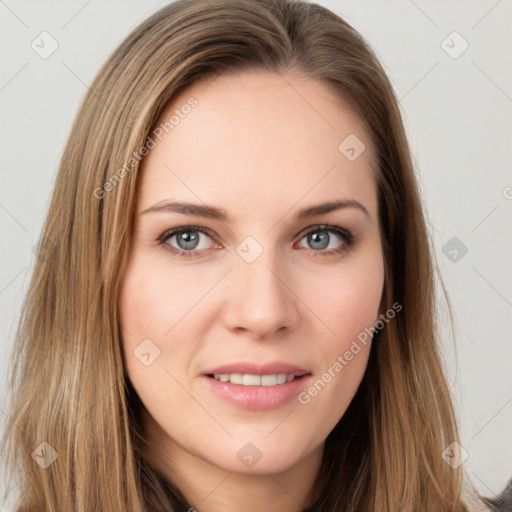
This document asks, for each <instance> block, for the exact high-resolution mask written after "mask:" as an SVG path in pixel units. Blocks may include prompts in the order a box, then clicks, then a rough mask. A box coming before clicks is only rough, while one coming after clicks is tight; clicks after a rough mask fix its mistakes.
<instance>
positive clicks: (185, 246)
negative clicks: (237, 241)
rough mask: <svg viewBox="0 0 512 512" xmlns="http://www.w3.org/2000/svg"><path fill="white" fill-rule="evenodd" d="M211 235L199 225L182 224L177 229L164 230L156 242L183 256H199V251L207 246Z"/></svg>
mask: <svg viewBox="0 0 512 512" xmlns="http://www.w3.org/2000/svg"><path fill="white" fill-rule="evenodd" d="M205 239H210V240H211V237H210V236H209V234H208V231H207V230H206V229H204V228H202V227H200V226H183V227H180V228H178V229H173V230H171V231H166V232H165V233H163V234H162V235H161V236H160V237H159V238H158V242H159V243H160V244H162V245H165V248H166V249H167V250H168V251H170V252H172V253H173V254H177V255H179V256H184V257H185V258H187V257H190V256H199V254H198V253H199V252H200V251H203V250H205V249H208V248H209V245H211V242H210V243H208V241H207V240H205Z"/></svg>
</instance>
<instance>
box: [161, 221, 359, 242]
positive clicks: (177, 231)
mask: <svg viewBox="0 0 512 512" xmlns="http://www.w3.org/2000/svg"><path fill="white" fill-rule="evenodd" d="M187 230H188V231H198V232H200V233H203V234H205V235H207V236H209V237H210V238H211V239H212V240H214V241H215V240H216V237H215V235H214V234H213V231H212V230H210V229H209V228H206V227H203V226H194V225H189V226H179V227H176V228H172V229H169V230H167V231H165V232H164V233H162V235H161V236H160V237H158V240H159V241H161V242H162V243H163V242H165V241H167V240H169V239H170V238H172V237H173V236H176V235H179V234H180V233H184V232H186V231H187ZM314 230H318V231H331V232H333V233H334V234H337V235H338V236H341V234H340V233H339V231H341V232H346V234H347V235H348V236H349V237H353V234H352V232H351V231H350V230H348V229H346V228H342V227H341V226H334V225H331V224H313V225H311V226H308V227H306V228H303V229H302V230H301V231H299V233H297V234H296V235H295V236H294V238H296V237H299V236H300V238H301V239H302V238H303V237H304V236H306V235H308V234H309V233H310V232H311V231H314Z"/></svg>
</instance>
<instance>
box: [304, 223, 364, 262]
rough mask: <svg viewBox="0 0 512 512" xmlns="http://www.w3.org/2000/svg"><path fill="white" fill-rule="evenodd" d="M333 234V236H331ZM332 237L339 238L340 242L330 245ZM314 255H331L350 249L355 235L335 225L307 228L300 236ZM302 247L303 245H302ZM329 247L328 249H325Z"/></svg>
mask: <svg viewBox="0 0 512 512" xmlns="http://www.w3.org/2000/svg"><path fill="white" fill-rule="evenodd" d="M332 234H334V237H333V236H332ZM333 238H338V239H341V241H342V242H341V245H340V243H339V242H338V243H334V246H332V242H333ZM304 239H305V240H306V243H307V244H308V245H309V247H310V248H312V249H313V252H314V253H315V254H314V255H315V257H316V256H333V255H336V254H340V253H343V252H345V251H347V250H349V249H350V247H351V246H352V245H354V243H355V237H354V236H353V235H352V234H351V233H350V232H349V231H347V230H346V229H342V228H339V227H337V226H328V225H321V226H315V227H314V228H312V229H309V230H308V231H307V232H306V233H305V234H304V235H303V237H302V239H301V241H302V240H304ZM302 247H303V246H302ZM325 249H329V250H325Z"/></svg>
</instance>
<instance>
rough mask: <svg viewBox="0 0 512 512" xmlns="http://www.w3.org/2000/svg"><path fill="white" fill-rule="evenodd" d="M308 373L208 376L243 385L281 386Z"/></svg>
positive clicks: (213, 374)
mask: <svg viewBox="0 0 512 512" xmlns="http://www.w3.org/2000/svg"><path fill="white" fill-rule="evenodd" d="M306 375H309V374H308V373H302V374H299V375H296V374H295V373H273V374H267V375H255V374H250V373H245V374H242V373H210V374H207V375H206V376H207V377H209V378H211V379H215V380H216V381H219V382H229V383H231V384H239V385H242V386H268V387H270V386H281V385H283V384H286V383H288V382H293V381H294V380H298V379H302V378H303V377H305V376H306Z"/></svg>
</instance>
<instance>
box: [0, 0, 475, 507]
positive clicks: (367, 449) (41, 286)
mask: <svg viewBox="0 0 512 512" xmlns="http://www.w3.org/2000/svg"><path fill="white" fill-rule="evenodd" d="M255 68H258V69H264V70H267V71H270V72H273V73H279V74H281V73H282V72H283V71H285V70H287V69H293V70H295V71H299V72H300V73H302V74H303V75H304V76H307V77H310V78H314V79H317V80H320V81H322V82H323V83H325V84H327V85H328V86H329V87H332V89H333V90H334V91H335V92H336V94H338V95H339V97H340V99H343V100H345V101H347V102H348V103H349V104H350V105H351V107H352V108H353V109H354V111H355V112H356V113H357V114H358V115H359V116H360V118H361V119H362V120H363V122H364V123H365V125H366V127H367V131H368V133H369V134H370V136H371V138H372V140H373V143H374V147H375V148H376V158H377V161H378V173H377V186H378V197H379V215H380V227H381V233H382V240H383V244H384V247H383V251H384V255H385V287H384V292H383V297H382V304H381V310H382V311H385V310H388V309H389V308H391V307H392V304H394V303H395V302H398V303H399V304H400V305H402V307H403V311H402V312H401V313H400V314H398V315H397V316H396V318H395V319H394V320H393V321H392V322H389V323H388V324H387V325H386V326H385V328H384V329H382V330H381V331H379V333H378V342H376V343H374V344H373V346H372V350H371V354H370V359H369V363H368V368H367V370H366V373H365V376H364V378H363V381H362V383H361V386H360V388H359V390H358V392H357V394H356V396H355V397H354V399H353V401H352V403H351V404H350V406H349V408H348V410H347V411H346V413H345V414H344V416H343V417H342V418H341V420H340V421H339V423H338V424H337V426H336V427H335V428H334V430H333V431H332V432H331V433H330V434H329V436H328V438H327V440H326V443H325V451H324V458H323V463H322V467H321V469H320V472H319V474H318V477H317V480H316V483H315V488H314V496H315V499H316V503H315V506H314V510H315V511H320V510H321V511H325V512H327V511H329V512H334V511H339V510H343V511H346V512H362V511H374V510H378V511H379V512H396V511H398V510H401V511H404V512H413V511H414V512H418V511H429V512H430V511H432V510H436V511H437V512H443V511H450V512H453V511H463V510H466V508H465V506H464V505H463V503H462V500H461V489H462V469H461V467H459V468H455V469H454V468H452V467H451V466H450V465H448V464H447V463H446V462H445V461H444V460H443V458H442V452H443V450H444V449H445V447H446V446H447V445H449V444H450V443H452V442H457V441H458V433H457V427H456V422H455V418H454V411H453V407H452V402H451V398H450V393H449V389H448V386H447V384H446V379H445V376H444V373H443V369H442V364H441V360H440V356H439V353H438V345H437V343H438V340H437V336H436V304H435V301H434V288H435V273H434V268H435V265H434V264H433V253H432V250H431V244H430V242H429V237H428V232H427V229H426V223H425V216H424V213H423V211H424V207H423V205H422V201H421V198H420V193H419V190H418V185H417V181H416V178H415V175H414V169H413V164H412V161H411V156H410V150H409V147H408V143H407V139H406V135H405V131H404V126H403V122H402V118H401V114H400V109H399V107H398V102H397V99H396V97H395V94H394V92H393V89H392V87H391V85H390V82H389V80H388V78H387V76H386V74H385V72H384V70H383V69H382V67H381V65H380V64H379V62H378V60H377V58H376V56H375V54H374V52H373V51H372V49H371V48H370V47H369V46H368V45H367V43H366V42H365V41H364V40H363V39H362V37H361V36H360V35H359V34H358V32H357V31H356V30H354V29H353V28H352V27H351V26H350V25H349V24H347V23H346V22H345V21H344V20H343V19H341V18H340V17H338V16H337V15H335V14H333V13H332V12H331V11H329V10H327V9H326V8H323V7H321V6H319V5H316V4H314V3H307V2H300V1H289V0H259V1H254V0H234V1H228V0H225V1H222V0H209V1H208V2H205V1H204V0H179V1H177V2H174V3H172V4H170V5H168V6H166V7H164V8H163V9H161V10H159V11H158V12H157V13H155V14H154V15H152V16H151V17H150V18H149V19H147V20H146V21H144V22H143V23H142V24H141V25H140V26H138V27H137V28H136V29H135V30H134V31H133V32H132V33H131V34H130V35H129V36H128V37H127V38H126V40H125V41H124V42H123V43H122V44H121V45H120V46H119V48H118V49H117V50H116V51H115V52H114V53H113V54H112V56H111V57H110V58H109V59H108V61H107V62H106V63H105V65H104V66H103V67H102V69H101V70H100V72H99V74H98V75H97V77H96V79H95V80H94V82H93V83H92V84H91V86H90V90H89V92H88V93H87V95H86V97H85V99H84V100H83V103H82V105H81V107H80V109H79V111H78V114H77V116H76V119H75V122H74V124H73V127H72V130H71V134H70V136H69V140H68V142H67V145H66V148H65V150H64V153H63V156H62V161H61V164H60V168H59V172H58V176H57V179H56V183H55V188H54V191H53V196H52V200H51V204H50V207H49V211H48V215H47V219H46V223H45V226H44V230H43V233H42V238H41V247H40V253H39V257H38V259H37V262H36V264H35V268H34V271H33V277H32V281H31V284H30V289H29V292H28V296H27V298H26V302H25V304H24V308H23V312H22V315H21V318H20V323H19V326H18V331H17V335H16V346H15V350H14V351H13V354H12V365H11V367H12V373H11V380H10V387H11V393H12V397H11V401H12V402H11V409H10V422H9V423H8V425H7V428H6V433H5V441H4V442H5V449H6V453H7V454H8V458H7V461H8V465H9V466H8V467H9V468H11V471H12V474H13V475H15V477H17V478H19V482H20V483H19V486H20V489H21V498H20V501H19V509H20V510H31V511H34V512H42V511H52V512H57V511H59V512H62V511H71V510H73V511H76V512H85V511H89V510H98V511H109V512H116V511H118V512H121V511H122V512H125V511H126V510H130V511H132V512H143V511H152V512H160V511H161V512H164V511H171V510H178V509H179V510H181V509H183V510H185V509H186V506H187V504H186V502H185V501H184V499H183V496H182V495H181V493H180V491H179V490H178V489H177V488H176V487H175V486H173V484H172V482H168V481H166V480H165V479H164V478H163V476H162V475H160V474H159V473H158V471H157V470H156V469H155V468H154V467H152V466H151V464H150V463H149V461H148V460H147V458H146V456H145V450H144V437H143V432H142V430H141V421H140V418H141V415H140V413H141V410H142V407H143V406H142V404H141V402H140V400H139V398H138V396H137V395H136V393H135V392H134V390H133V388H132V387H131V385H130V382H129V380H128V378H127V375H126V373H125V369H124V361H123V358H124V355H123V351H122V344H121V339H122V331H121V327H120V324H119V318H118V311H117V303H118V292H119V288H120V283H121V281H122V277H123V270H124V268H125V265H126V262H127V255H128V252H129V249H130V244H131V236H132V230H133V212H134V209H135V208H134V205H135V200H136V192H137V182H138V179H137V176H138V169H139V163H140V160H141V158H142V157H143V156H144V154H145V152H144V148H146V152H147V148H148V147H149V141H150V139H149V138H148V137H150V135H151V133H152V130H153V129H154V126H155V123H156V120H157V119H158V117H159V114H160V113H161V112H162V110H163V109H164V107H165V106H166V104H167V103H168V102H169V101H170V100H171V99H172V98H173V96H174V95H175V94H176V93H177V92H178V91H180V90H182V89H183V88H184V87H186V86H187V84H190V83H192V82H194V81H197V80H199V79H207V78H213V77H215V76H216V75H220V74H223V73H233V72H243V71H244V70H248V69H255ZM41 443H47V444H41ZM52 450H53V451H52ZM55 456H57V458H56V459H55V460H52V459H54V458H55ZM38 457H39V458H40V459H41V460H42V461H44V463H43V464H41V463H39V464H38V463H37V462H38V461H37V458H38ZM40 462H41V461H40ZM43 466H47V467H43ZM312 510H313V509H312Z"/></svg>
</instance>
